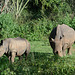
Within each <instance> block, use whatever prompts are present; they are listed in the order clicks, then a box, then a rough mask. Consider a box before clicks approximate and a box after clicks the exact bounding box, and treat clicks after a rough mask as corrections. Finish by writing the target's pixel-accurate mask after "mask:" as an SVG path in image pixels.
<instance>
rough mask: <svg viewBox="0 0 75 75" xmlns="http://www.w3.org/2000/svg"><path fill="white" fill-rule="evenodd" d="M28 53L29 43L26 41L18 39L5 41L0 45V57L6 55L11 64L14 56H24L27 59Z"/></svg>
mask: <svg viewBox="0 0 75 75" xmlns="http://www.w3.org/2000/svg"><path fill="white" fill-rule="evenodd" d="M29 52H30V43H29V42H28V41H27V40H26V39H22V38H20V37H17V38H8V39H5V40H3V41H2V42H1V45H0V57H1V56H3V54H6V55H7V56H8V57H9V60H11V61H12V62H14V58H15V56H19V57H21V56H22V55H23V54H25V56H26V58H27V55H28V54H29Z"/></svg>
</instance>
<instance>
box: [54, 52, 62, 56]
mask: <svg viewBox="0 0 75 75" xmlns="http://www.w3.org/2000/svg"><path fill="white" fill-rule="evenodd" d="M54 54H55V55H58V56H60V57H63V55H62V52H61V51H56V52H54Z"/></svg>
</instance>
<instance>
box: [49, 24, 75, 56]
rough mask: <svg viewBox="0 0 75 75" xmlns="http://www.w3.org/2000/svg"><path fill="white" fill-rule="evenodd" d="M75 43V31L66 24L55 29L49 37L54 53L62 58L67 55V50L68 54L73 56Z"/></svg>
mask: <svg viewBox="0 0 75 75" xmlns="http://www.w3.org/2000/svg"><path fill="white" fill-rule="evenodd" d="M74 41H75V31H74V30H73V29H72V28H71V27H69V26H67V25H65V24H62V25H58V26H57V27H55V28H54V29H53V30H52V32H51V34H50V37H49V42H50V45H51V47H52V49H53V53H54V54H58V55H59V56H61V57H62V56H65V55H66V52H65V51H66V49H67V53H68V54H69V55H71V47H72V44H73V43H74Z"/></svg>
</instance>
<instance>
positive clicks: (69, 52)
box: [67, 47, 71, 55]
mask: <svg viewBox="0 0 75 75" xmlns="http://www.w3.org/2000/svg"><path fill="white" fill-rule="evenodd" d="M67 53H68V55H71V47H70V48H68V50H67Z"/></svg>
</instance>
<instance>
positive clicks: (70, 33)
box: [60, 24, 75, 41]
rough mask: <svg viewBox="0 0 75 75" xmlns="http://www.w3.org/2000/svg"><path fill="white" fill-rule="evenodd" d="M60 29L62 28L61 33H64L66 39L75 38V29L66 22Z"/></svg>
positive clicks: (72, 39)
mask: <svg viewBox="0 0 75 75" xmlns="http://www.w3.org/2000/svg"><path fill="white" fill-rule="evenodd" d="M60 30H61V34H62V35H64V37H65V39H68V40H71V41H74V40H75V31H74V30H73V29H72V28H71V27H69V26H67V25H65V24H62V25H61V26H60Z"/></svg>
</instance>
